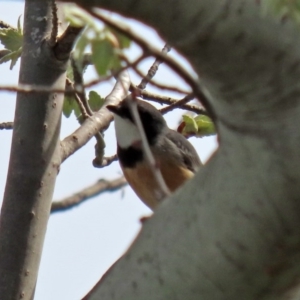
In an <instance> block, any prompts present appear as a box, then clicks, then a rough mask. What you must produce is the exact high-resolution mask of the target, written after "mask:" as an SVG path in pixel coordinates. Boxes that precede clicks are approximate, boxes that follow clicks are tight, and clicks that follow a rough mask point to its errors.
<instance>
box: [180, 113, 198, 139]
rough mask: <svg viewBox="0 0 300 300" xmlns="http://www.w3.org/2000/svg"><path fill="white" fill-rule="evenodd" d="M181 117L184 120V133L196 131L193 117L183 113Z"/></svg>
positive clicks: (196, 126) (194, 132)
mask: <svg viewBox="0 0 300 300" xmlns="http://www.w3.org/2000/svg"><path fill="white" fill-rule="evenodd" d="M182 119H183V121H184V122H185V127H184V133H187V134H196V133H197V131H198V125H197V123H196V121H195V120H194V118H193V117H191V116H189V115H183V116H182Z"/></svg>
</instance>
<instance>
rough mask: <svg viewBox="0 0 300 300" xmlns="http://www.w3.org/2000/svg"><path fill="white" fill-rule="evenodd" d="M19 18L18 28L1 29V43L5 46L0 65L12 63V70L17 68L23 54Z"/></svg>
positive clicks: (0, 57)
mask: <svg viewBox="0 0 300 300" xmlns="http://www.w3.org/2000/svg"><path fill="white" fill-rule="evenodd" d="M20 19H21V16H20V17H19V18H18V24H17V28H0V42H1V44H2V45H3V46H4V50H1V54H2V55H1V56H0V64H3V63H5V62H9V61H10V69H11V70H12V68H13V67H14V66H15V64H16V63H17V61H18V59H19V57H20V56H21V54H22V42H23V31H22V28H21V22H20Z"/></svg>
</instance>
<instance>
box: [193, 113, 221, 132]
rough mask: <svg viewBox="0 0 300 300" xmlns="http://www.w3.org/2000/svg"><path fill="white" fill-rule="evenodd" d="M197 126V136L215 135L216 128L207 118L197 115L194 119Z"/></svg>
mask: <svg viewBox="0 0 300 300" xmlns="http://www.w3.org/2000/svg"><path fill="white" fill-rule="evenodd" d="M194 120H195V121H196V124H197V126H198V131H197V136H198V137H202V136H209V135H214V134H216V128H215V125H214V123H213V122H212V120H211V119H210V118H209V117H208V116H204V115H198V116H196V117H195V118H194Z"/></svg>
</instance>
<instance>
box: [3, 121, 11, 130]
mask: <svg viewBox="0 0 300 300" xmlns="http://www.w3.org/2000/svg"><path fill="white" fill-rule="evenodd" d="M13 126H14V123H13V122H3V123H0V130H1V129H13Z"/></svg>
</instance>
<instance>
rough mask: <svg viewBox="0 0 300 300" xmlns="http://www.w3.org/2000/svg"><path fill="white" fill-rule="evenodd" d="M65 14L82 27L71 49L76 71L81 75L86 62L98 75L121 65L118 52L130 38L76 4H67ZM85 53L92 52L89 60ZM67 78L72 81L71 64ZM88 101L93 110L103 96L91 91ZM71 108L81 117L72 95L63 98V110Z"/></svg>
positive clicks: (98, 105) (112, 70)
mask: <svg viewBox="0 0 300 300" xmlns="http://www.w3.org/2000/svg"><path fill="white" fill-rule="evenodd" d="M65 16H66V20H67V21H68V22H70V24H71V25H72V26H76V27H84V30H83V31H82V33H81V34H80V36H79V37H78V39H77V42H76V44H75V47H74V51H73V59H74V60H75V61H76V66H77V69H78V71H79V72H81V73H82V74H83V73H84V71H85V69H86V67H87V65H89V64H91V65H93V66H94V68H95V70H96V72H97V74H98V75H99V77H101V76H107V75H110V74H111V73H112V72H114V71H116V70H118V69H120V68H121V67H122V59H121V55H120V54H122V50H123V49H125V48H128V47H130V43H131V41H130V39H128V38H127V37H126V36H124V35H123V34H120V33H119V32H117V31H116V30H114V29H112V28H110V27H108V26H105V25H102V26H101V25H100V23H99V21H98V20H96V19H95V18H93V17H91V16H90V15H89V14H88V13H87V12H86V11H84V10H82V9H80V8H78V7H77V6H73V5H66V6H65ZM87 52H91V54H90V55H89V56H88V59H87ZM67 77H68V78H69V79H70V80H71V81H73V80H74V79H73V71H72V67H71V66H69V67H68V70H67ZM88 103H89V105H90V107H91V109H92V111H97V110H99V109H100V108H101V107H102V105H103V103H104V99H103V98H102V97H101V96H100V95H98V94H97V93H96V92H95V91H91V92H90V93H89V101H88ZM72 111H74V113H75V115H76V117H77V118H79V117H80V112H79V109H78V104H77V102H76V101H75V100H74V99H73V98H72V97H71V98H70V97H65V104H64V108H63V113H64V115H65V116H66V117H69V116H70V115H71V113H72Z"/></svg>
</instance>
